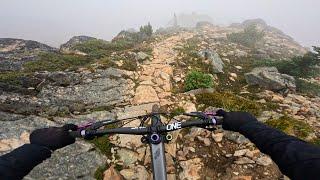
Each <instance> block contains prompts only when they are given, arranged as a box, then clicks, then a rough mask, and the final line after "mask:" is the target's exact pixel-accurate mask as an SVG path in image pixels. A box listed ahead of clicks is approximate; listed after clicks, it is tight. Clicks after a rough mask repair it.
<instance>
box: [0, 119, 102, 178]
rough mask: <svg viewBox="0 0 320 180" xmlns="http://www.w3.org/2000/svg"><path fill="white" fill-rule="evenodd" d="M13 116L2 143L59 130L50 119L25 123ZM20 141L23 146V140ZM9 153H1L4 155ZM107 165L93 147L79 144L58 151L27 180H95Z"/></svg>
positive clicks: (1, 130)
mask: <svg viewBox="0 0 320 180" xmlns="http://www.w3.org/2000/svg"><path fill="white" fill-rule="evenodd" d="M7 116H9V115H7ZM11 116H12V117H13V118H14V120H10V119H7V120H4V121H1V126H0V140H4V139H17V140H19V139H20V138H21V136H22V134H24V133H25V132H27V133H28V134H30V133H31V132H32V131H33V130H35V129H39V128H44V127H49V126H59V124H56V123H54V122H52V121H49V120H48V119H46V118H40V117H37V116H29V117H24V118H21V119H19V118H18V116H19V115H11ZM19 141H22V143H23V140H19ZM11 150H12V149H11ZM9 151H10V150H9ZM7 152H8V151H6V152H0V155H1V154H4V153H7ZM105 161H106V158H105V157H104V156H103V155H102V154H101V153H100V152H98V151H95V150H94V147H93V146H92V145H91V144H89V143H87V142H84V141H77V142H76V143H75V144H72V145H70V146H67V147H65V148H62V149H59V150H57V151H55V152H54V153H53V154H52V156H51V158H49V159H47V160H45V161H44V162H43V163H41V164H39V165H38V166H36V167H35V168H34V169H33V170H32V171H31V172H30V173H29V174H28V175H27V176H26V177H25V179H81V178H82V179H94V178H93V175H94V172H95V171H96V169H97V167H99V166H101V165H103V164H104V163H105Z"/></svg>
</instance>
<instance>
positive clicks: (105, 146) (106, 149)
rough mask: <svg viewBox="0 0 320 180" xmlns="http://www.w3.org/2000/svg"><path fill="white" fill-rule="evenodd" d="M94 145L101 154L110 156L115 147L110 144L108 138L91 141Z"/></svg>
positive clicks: (103, 137)
mask: <svg viewBox="0 0 320 180" xmlns="http://www.w3.org/2000/svg"><path fill="white" fill-rule="evenodd" d="M89 142H91V143H92V144H94V146H95V147H97V148H98V149H99V150H100V151H101V153H103V154H105V155H107V156H110V155H111V148H112V147H113V145H112V144H111V143H110V142H109V139H108V137H107V136H102V137H98V138H94V139H93V140H90V141H89Z"/></svg>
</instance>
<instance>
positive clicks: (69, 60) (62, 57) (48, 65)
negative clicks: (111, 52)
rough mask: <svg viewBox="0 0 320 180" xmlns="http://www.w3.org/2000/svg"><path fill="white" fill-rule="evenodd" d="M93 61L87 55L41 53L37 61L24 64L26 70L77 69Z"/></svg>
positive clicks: (29, 71)
mask: <svg viewBox="0 0 320 180" xmlns="http://www.w3.org/2000/svg"><path fill="white" fill-rule="evenodd" d="M92 62H93V59H90V58H88V57H86V56H77V55H68V54H58V53H41V54H40V55H39V58H38V60H37V61H30V62H27V63H26V64H24V72H28V73H31V72H36V71H63V70H66V69H70V70H75V69H77V68H79V67H82V66H85V65H88V64H90V63H92Z"/></svg>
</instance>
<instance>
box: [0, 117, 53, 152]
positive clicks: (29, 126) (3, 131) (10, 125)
mask: <svg viewBox="0 0 320 180" xmlns="http://www.w3.org/2000/svg"><path fill="white" fill-rule="evenodd" d="M7 116H11V120H10V119H6V120H4V121H1V126H0V139H8V138H17V139H19V138H20V136H21V134H22V133H23V132H24V131H26V132H29V133H30V132H32V131H33V130H35V129H37V128H44V127H49V126H55V125H56V124H55V123H54V122H52V121H49V120H47V119H46V118H41V117H37V116H29V117H23V118H18V117H19V115H15V114H11V115H10V114H7ZM12 119H14V120H12ZM0 153H1V152H0Z"/></svg>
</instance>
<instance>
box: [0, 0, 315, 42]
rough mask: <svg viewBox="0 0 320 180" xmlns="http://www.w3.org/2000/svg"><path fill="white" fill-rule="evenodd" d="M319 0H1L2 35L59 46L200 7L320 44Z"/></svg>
mask: <svg viewBox="0 0 320 180" xmlns="http://www.w3.org/2000/svg"><path fill="white" fill-rule="evenodd" d="M319 7H320V0H157V1H156V0H50V1H49V0H0V37H12V38H23V39H32V40H37V41H40V42H43V43H46V44H49V45H52V46H59V45H60V44H61V43H63V42H65V41H67V40H68V39H69V38H71V37H72V36H74V35H89V36H94V37H97V38H102V39H106V40H110V39H111V38H112V37H113V36H115V35H116V34H117V33H118V32H119V31H121V30H122V29H128V28H138V27H139V26H140V25H142V24H146V23H147V22H150V23H151V24H152V25H153V26H155V27H160V26H165V25H166V24H167V23H168V21H169V20H170V19H171V18H172V16H173V13H177V14H179V13H191V12H197V13H201V14H207V15H209V16H211V17H212V18H213V19H214V21H215V22H216V23H218V24H229V23H232V22H241V21H243V20H246V19H252V18H262V19H264V20H265V21H266V22H267V23H268V24H269V25H272V26H275V27H277V28H279V29H281V30H282V31H284V32H285V33H287V34H289V35H290V36H292V37H293V38H294V39H295V40H296V41H298V42H300V43H301V44H303V45H305V46H311V45H318V46H320V10H319Z"/></svg>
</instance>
